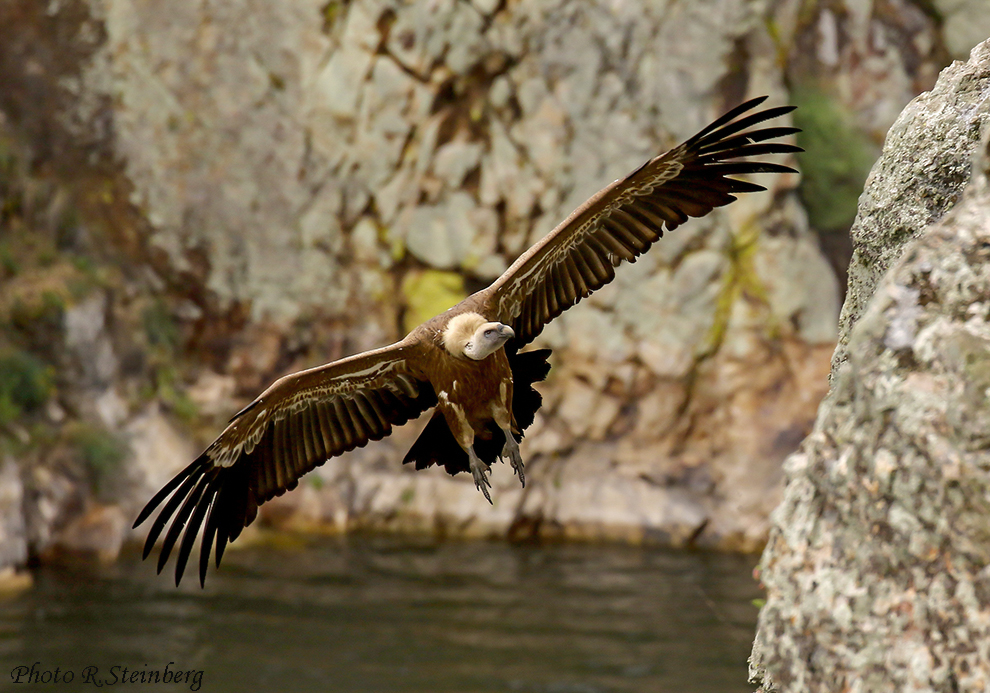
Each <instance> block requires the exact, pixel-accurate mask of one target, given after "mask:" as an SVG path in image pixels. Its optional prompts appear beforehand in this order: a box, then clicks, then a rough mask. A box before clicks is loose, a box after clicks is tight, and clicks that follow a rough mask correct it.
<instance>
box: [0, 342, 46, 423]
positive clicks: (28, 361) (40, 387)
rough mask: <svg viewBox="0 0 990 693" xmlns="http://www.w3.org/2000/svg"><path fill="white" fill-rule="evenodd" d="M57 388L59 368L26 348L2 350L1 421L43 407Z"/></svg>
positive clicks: (0, 381)
mask: <svg viewBox="0 0 990 693" xmlns="http://www.w3.org/2000/svg"><path fill="white" fill-rule="evenodd" d="M54 391H55V369H54V368H52V367H51V366H50V365H48V364H47V363H45V362H44V361H42V360H41V359H39V358H38V357H36V356H34V355H33V354H30V353H28V352H26V351H23V350H19V349H18V350H13V351H8V352H5V353H0V424H7V423H10V422H12V421H14V420H15V419H17V418H19V417H21V416H22V415H24V414H27V413H31V412H34V411H36V410H38V409H39V408H41V406H42V405H44V404H45V402H47V401H48V398H49V397H51V395H52V394H53V393H54Z"/></svg>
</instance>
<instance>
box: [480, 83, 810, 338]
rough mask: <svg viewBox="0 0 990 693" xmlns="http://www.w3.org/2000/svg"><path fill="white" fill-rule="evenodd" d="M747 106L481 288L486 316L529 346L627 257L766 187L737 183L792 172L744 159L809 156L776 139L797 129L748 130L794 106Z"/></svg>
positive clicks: (652, 165)
mask: <svg viewBox="0 0 990 693" xmlns="http://www.w3.org/2000/svg"><path fill="white" fill-rule="evenodd" d="M766 98H767V97H765V96H763V97H759V98H756V99H752V100H750V101H747V102H746V103H744V104H742V105H740V106H737V107H736V108H734V109H732V110H731V111H729V112H728V113H726V114H725V115H724V116H722V117H721V118H719V119H718V120H716V121H715V122H713V123H712V124H711V125H709V126H708V127H706V128H705V129H703V130H702V131H701V132H699V133H698V134H696V135H695V136H694V137H692V138H691V139H689V140H687V141H686V142H684V143H683V144H680V145H678V146H677V147H675V148H673V149H671V150H670V151H668V152H666V153H665V154H661V155H660V156H658V157H656V158H654V159H651V160H650V161H647V162H646V163H645V164H643V165H642V166H641V167H639V168H638V169H636V170H635V171H633V172H632V173H630V174H629V175H628V176H626V177H625V178H622V179H620V180H617V181H615V182H614V183H612V184H611V185H609V186H608V187H607V188H605V189H604V190H602V191H600V192H599V193H597V194H596V195H595V196H594V197H592V198H591V199H590V200H588V201H587V202H585V203H584V204H583V205H581V206H580V207H579V208H578V209H577V210H575V211H574V212H573V213H572V214H571V215H570V216H569V217H567V219H565V220H564V221H563V222H562V223H561V224H560V225H559V226H558V227H557V228H555V229H554V230H553V231H551V232H550V233H549V234H548V235H547V236H545V237H544V238H543V239H542V240H541V241H540V242H539V243H537V244H536V245H534V246H533V247H532V248H530V249H529V250H528V251H527V252H526V253H525V254H524V255H522V256H521V257H520V258H519V259H518V260H516V261H515V262H514V263H513V264H512V266H511V267H509V269H507V270H506V271H505V273H504V274H502V276H501V277H499V278H498V279H496V280H495V282H494V283H493V284H492V285H491V286H490V287H488V288H487V289H485V290H484V291H482V292H481V294H482V295H481V296H479V298H480V299H481V300H482V301H483V302H484V305H485V306H486V308H487V310H486V312H485V314H486V315H492V316H497V318H496V319H498V320H500V321H501V322H503V323H505V324H507V325H510V326H511V327H512V329H513V330H514V331H515V333H516V339H517V340H519V341H518V344H519V346H522V345H523V344H527V343H529V342H531V341H532V340H533V339H534V338H535V337H536V336H537V335H538V334H539V333H540V332H541V331H542V330H543V327H544V325H546V324H547V323H548V322H550V321H551V320H553V319H554V318H555V317H557V316H558V315H560V314H561V313H563V312H564V311H565V310H567V309H568V308H570V307H571V306H572V305H574V304H575V303H577V302H578V301H580V300H581V299H582V298H585V297H587V296H589V295H590V294H591V292H593V291H595V290H596V289H599V288H601V287H602V286H604V285H605V284H608V283H609V282H610V281H612V278H613V277H614V276H615V269H614V268H615V267H617V266H618V265H619V264H620V263H621V262H622V261H623V260H627V261H629V262H635V260H636V258H637V257H638V256H639V255H641V254H642V253H644V252H646V251H647V250H648V249H649V248H650V246H651V245H653V243H655V242H656V241H657V240H659V239H660V237H661V236H663V231H664V229H666V230H667V231H671V230H673V229H675V228H677V227H678V226H679V225H680V224H682V223H684V222H685V221H687V219H688V217H701V216H704V215H706V214H708V213H709V212H710V211H712V209H714V208H715V207H720V206H722V205H727V204H729V203H730V202H733V201H735V199H736V198H735V193H744V192H757V191H760V190H765V188H764V187H763V186H761V185H756V184H754V183H750V182H748V181H742V180H738V179H735V178H729V176H732V175H738V174H746V173H786V172H793V171H794V169H792V168H789V167H787V166H782V165H780V164H773V163H768V162H759V161H745V160H742V161H740V159H743V158H744V157H749V156H759V155H763V154H784V153H788V152H800V151H802V150H801V149H800V148H799V147H796V146H794V145H791V144H784V143H782V142H767V140H773V139H776V138H778V137H784V136H787V135H791V134H793V133H795V132H798V129H797V128H793V127H772V128H763V129H759V130H747V128H751V127H753V126H754V125H757V124H759V123H762V122H764V121H766V120H769V119H771V118H776V117H778V116H782V115H784V114H786V113H789V112H791V111H792V110H794V107H793V106H781V107H777V108H768V109H765V110H762V111H756V112H750V111H752V110H753V109H754V108H756V107H757V106H759V105H760V104H761V103H763V102H764V101H765V100H766Z"/></svg>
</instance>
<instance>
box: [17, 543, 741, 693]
mask: <svg viewBox="0 0 990 693" xmlns="http://www.w3.org/2000/svg"><path fill="white" fill-rule="evenodd" d="M293 542H294V543H295V544H296V545H293V546H286V545H285V542H284V541H282V542H280V543H279V545H278V546H275V545H262V546H254V547H250V548H247V549H243V550H236V545H235V550H228V553H227V555H226V556H225V557H224V565H223V567H222V569H221V570H220V571H219V572H212V571H211V573H210V575H209V576H208V578H207V584H206V589H205V590H201V589H200V588H199V585H198V583H195V581H194V580H189V584H185V583H183V585H182V587H181V588H179V589H176V588H175V587H174V586H173V585H172V580H171V576H168V575H162V576H160V577H159V576H156V575H155V573H154V566H153V565H152V564H151V563H150V562H149V563H141V562H140V561H139V557H137V556H134V555H131V554H128V555H125V556H124V557H123V559H122V560H121V561H120V562H118V563H116V564H114V565H109V566H100V565H96V564H92V565H82V566H80V565H78V564H77V565H72V566H65V567H54V566H49V567H44V568H42V569H40V570H39V571H38V572H37V573H36V574H35V578H36V582H35V586H34V587H33V588H32V589H30V590H28V591H26V592H23V593H21V594H19V595H15V596H9V597H6V598H0V661H3V663H4V669H3V671H2V672H0V675H2V677H3V680H4V681H10V678H9V676H10V672H11V670H12V669H13V667H15V666H18V665H27V666H30V665H31V664H32V663H34V662H40V663H41V665H40V668H39V670H53V669H54V668H55V667H56V666H58V667H59V668H60V670H61V671H63V672H64V671H65V670H70V671H73V672H74V674H75V680H74V681H73V682H71V683H70V684H66V685H60V686H54V685H52V686H31V687H30V688H27V690H41V689H48V690H54V689H57V690H60V691H61V690H65V691H72V690H76V691H88V690H97V689H96V688H95V686H92V685H87V684H84V683H82V681H83V678H84V674H83V670H84V669H85V667H87V666H95V667H98V668H99V673H98V676H99V677H100V678H102V679H103V680H105V681H109V682H110V684H111V685H109V686H108V687H107V688H105V689H104V690H107V691H125V692H126V691H129V690H130V691H138V690H140V691H149V692H150V691H165V690H169V691H181V690H189V689H191V688H192V687H193V686H194V684H193V683H191V682H190V683H189V684H186V683H183V684H180V685H178V686H177V685H175V684H172V685H165V684H161V683H160V684H150V685H148V684H144V685H122V684H120V683H119V682H118V683H116V684H114V683H113V679H112V678H111V667H114V666H117V667H124V666H126V667H128V669H129V672H133V671H135V670H136V671H139V672H140V671H145V670H159V671H163V670H164V667H165V665H166V664H168V663H169V662H174V664H172V665H171V667H170V671H174V670H176V669H180V670H193V671H202V672H203V674H202V679H201V680H202V685H201V687H200V690H203V691H287V692H298V693H309V692H310V691H321V692H326V691H332V692H337V691H341V692H352V691H353V692H355V693H358V692H360V693H366V692H370V693H374V692H383V693H384V692H389V693H391V692H393V691H394V692H397V693H420V692H423V693H426V692H429V693H475V692H477V693H481V692H487V691H500V692H506V691H507V692H515V691H518V692H523V693H613V692H614V693H625V692H633V691H635V692H639V691H643V692H646V691H649V692H651V693H654V692H661V693H662V692H664V691H670V692H677V693H693V692H696V693H716V692H717V693H736V692H738V693H744V692H747V693H748V692H749V691H751V690H752V687H751V686H749V685H747V684H746V657H747V655H748V654H749V649H750V643H751V642H752V638H753V632H754V628H755V622H756V614H757V611H756V608H755V607H754V606H753V605H752V603H751V601H752V600H753V599H754V598H756V597H758V596H760V595H759V593H758V591H757V588H756V585H755V584H754V583H753V580H752V577H751V571H752V567H753V564H754V563H755V560H756V559H755V558H754V557H739V556H725V555H718V554H708V553H683V552H671V551H666V550H662V549H656V548H637V547H625V546H601V545H539V546H536V545H534V546H528V545H523V546H518V545H508V544H502V543H486V542H474V543H472V542H442V543H438V542H433V541H427V540H419V541H417V540H410V539H408V538H398V537H374V538H367V537H366V538H361V537H348V538H333V539H327V538H322V539H295V540H293ZM189 577H192V576H191V575H190V576H189ZM121 673H122V669H117V670H116V674H117V676H118V677H119V676H120V675H121ZM129 675H132V674H131V673H129ZM136 683H137V682H136ZM0 687H2V686H0Z"/></svg>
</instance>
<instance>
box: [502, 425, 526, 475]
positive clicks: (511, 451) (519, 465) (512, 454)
mask: <svg viewBox="0 0 990 693" xmlns="http://www.w3.org/2000/svg"><path fill="white" fill-rule="evenodd" d="M510 440H511V441H512V442H511V443H510V442H509V441H510ZM502 457H508V458H509V462H510V463H511V464H512V471H513V473H514V474H518V475H519V482H520V483H521V484H522V486H523V488H526V472H525V469H526V465H525V464H523V460H522V455H521V454H520V453H519V443H517V442H516V439H515V438H513V437H511V434H509V436H508V437H507V438H506V439H505V447H504V448H502Z"/></svg>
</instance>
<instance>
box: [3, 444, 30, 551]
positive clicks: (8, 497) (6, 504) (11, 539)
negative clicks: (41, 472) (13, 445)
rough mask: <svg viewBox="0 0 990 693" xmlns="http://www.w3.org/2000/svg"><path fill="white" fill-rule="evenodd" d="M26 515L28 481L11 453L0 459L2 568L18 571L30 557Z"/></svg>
mask: <svg viewBox="0 0 990 693" xmlns="http://www.w3.org/2000/svg"><path fill="white" fill-rule="evenodd" d="M27 540H28V537H27V525H26V523H25V518H24V484H23V482H22V481H21V472H20V469H19V468H18V465H17V462H16V461H15V460H14V459H13V458H12V457H9V456H7V455H4V457H3V458H2V461H0V570H14V569H17V568H20V567H22V566H24V565H25V564H26V563H27V559H28V542H27Z"/></svg>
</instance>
